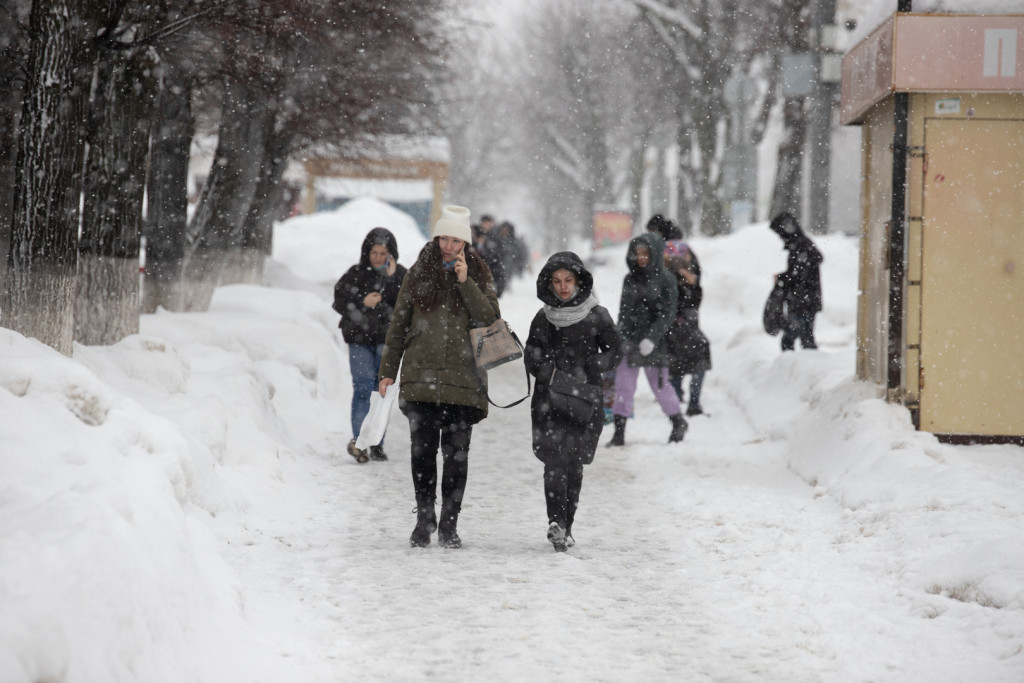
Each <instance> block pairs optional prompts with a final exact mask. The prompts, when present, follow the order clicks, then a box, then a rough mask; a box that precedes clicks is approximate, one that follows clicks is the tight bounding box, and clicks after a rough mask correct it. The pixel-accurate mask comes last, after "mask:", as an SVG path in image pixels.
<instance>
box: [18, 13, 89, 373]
mask: <svg viewBox="0 0 1024 683" xmlns="http://www.w3.org/2000/svg"><path fill="white" fill-rule="evenodd" d="M105 6H106V2H104V1H103V0H93V1H92V2H85V1H84V0H49V1H48V2H43V1H41V0H37V1H36V2H34V3H33V5H32V12H31V17H30V21H29V30H30V34H31V37H30V43H29V58H28V67H27V76H26V81H25V91H24V93H25V100H24V107H23V109H22V114H21V122H20V124H19V132H18V157H17V164H16V167H15V178H14V205H13V223H12V230H11V248H10V252H9V255H8V260H7V282H6V287H5V289H4V294H3V299H2V306H0V310H2V324H3V325H4V326H5V327H8V328H10V329H13V330H16V331H18V332H20V333H22V334H24V335H25V336H27V337H34V338H36V339H39V340H40V341H42V342H43V343H45V344H48V345H49V346H52V347H53V348H55V349H57V350H58V351H60V352H61V353H64V354H67V355H70V354H71V350H72V314H73V305H74V291H75V287H74V284H75V267H76V264H77V256H78V249H77V248H78V220H79V209H78V206H79V200H80V197H81V191H82V160H83V153H84V146H85V145H84V134H85V130H84V129H85V117H86V113H87V106H88V97H89V82H90V80H89V79H90V76H91V73H92V67H93V63H94V61H95V55H96V53H95V48H94V46H93V38H94V37H95V36H96V33H97V29H98V27H99V21H98V18H99V17H100V14H101V12H102V10H103V9H104V8H105Z"/></svg>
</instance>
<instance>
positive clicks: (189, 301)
mask: <svg viewBox="0 0 1024 683" xmlns="http://www.w3.org/2000/svg"><path fill="white" fill-rule="evenodd" d="M224 91H225V92H224V107H223V110H222V113H221V123H220V128H219V130H218V139H217V152H216V154H215V155H214V161H213V167H212V168H211V169H210V176H209V178H208V179H207V181H206V185H205V186H204V187H203V192H202V195H201V196H200V198H199V205H198V206H197V207H196V213H195V215H194V216H193V217H192V224H191V225H190V226H189V230H188V234H189V237H191V241H192V244H191V248H190V249H189V248H188V246H186V249H187V253H186V262H185V309H186V310H189V311H205V310H207V309H209V307H210V301H211V300H212V299H213V290H214V289H215V288H216V287H217V285H218V284H219V282H220V278H221V273H222V271H223V269H224V266H225V263H226V259H227V253H228V251H229V250H230V249H231V248H232V246H234V245H237V244H240V243H241V239H242V229H243V225H244V222H245V219H246V217H247V216H248V215H249V206H250V205H251V204H252V198H253V192H254V191H255V188H256V182H257V180H258V177H259V169H260V158H261V157H262V150H263V136H264V129H265V124H264V119H265V114H264V116H261V115H260V112H259V110H260V107H259V106H258V105H257V103H256V101H255V100H256V92H255V91H254V90H253V89H252V88H251V87H249V86H247V85H246V84H245V83H243V82H241V81H240V80H237V79H229V80H228V82H227V84H226V85H225V89H224Z"/></svg>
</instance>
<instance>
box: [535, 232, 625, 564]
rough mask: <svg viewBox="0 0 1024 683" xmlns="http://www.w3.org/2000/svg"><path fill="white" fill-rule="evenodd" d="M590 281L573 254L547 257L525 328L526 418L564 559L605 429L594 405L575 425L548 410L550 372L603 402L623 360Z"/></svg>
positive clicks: (551, 533) (551, 528) (551, 536)
mask: <svg viewBox="0 0 1024 683" xmlns="http://www.w3.org/2000/svg"><path fill="white" fill-rule="evenodd" d="M593 289H594V277H593V275H591V274H590V272H589V271H588V270H587V269H586V268H585V267H584V266H583V262H582V261H581V260H580V257H579V256H577V255H576V254H574V253H573V252H571V251H561V252H558V253H557V254H553V255H552V256H551V257H550V258H549V259H548V260H547V263H546V264H545V265H544V267H543V268H542V269H541V271H540V275H538V276H537V298H538V299H540V300H541V302H542V303H543V304H544V306H543V308H541V310H540V311H538V312H537V315H536V316H534V318H533V322H532V323H530V336H529V338H528V339H527V341H526V354H525V358H524V360H525V363H526V369H527V371H528V372H529V373H530V374H531V375H533V376H534V377H536V378H537V383H536V390H535V391H534V394H533V402H532V403H531V405H530V418H531V420H532V424H533V454H534V455H535V456H536V457H537V459H538V460H540V461H541V462H542V463H544V500H545V502H546V505H547V519H548V531H547V537H548V540H549V541H550V542H551V543H552V545H554V547H555V550H557V551H559V552H565V550H566V549H567V548H569V547H571V546H573V545H575V543H576V541H575V540H574V539H573V536H572V525H573V520H574V519H575V517H576V509H577V507H578V506H579V500H580V490H581V489H582V487H583V466H584V465H589V464H590V463H591V462H593V460H594V452H595V451H596V449H597V442H598V440H599V439H600V438H601V429H602V427H603V425H604V410H603V407H602V406H601V405H600V402H598V403H597V404H595V405H594V410H593V413H592V415H591V416H590V418H589V420H587V421H586V422H583V423H580V422H578V421H575V420H572V419H570V418H568V417H565V416H564V415H560V414H558V413H556V412H555V411H553V410H552V406H551V394H550V387H549V383H550V380H551V378H552V375H553V373H554V371H555V370H556V369H557V370H558V371H559V372H565V373H568V374H570V375H571V376H572V377H573V378H575V379H576V380H578V381H580V382H583V383H586V384H590V385H593V387H594V392H595V394H596V395H597V396H598V397H600V395H601V375H602V374H603V373H604V372H606V371H608V370H613V369H614V368H615V367H616V366H617V365H618V364H619V360H620V359H621V358H622V351H621V348H620V346H621V342H620V339H619V335H618V332H617V331H616V329H615V323H614V322H613V321H612V318H611V315H610V314H609V313H608V310H607V309H606V308H604V306H601V305H600V304H599V303H598V301H597V297H595V296H594V293H593Z"/></svg>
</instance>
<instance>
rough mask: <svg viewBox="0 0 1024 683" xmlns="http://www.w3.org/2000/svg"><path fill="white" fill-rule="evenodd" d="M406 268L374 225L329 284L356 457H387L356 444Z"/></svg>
mask: <svg viewBox="0 0 1024 683" xmlns="http://www.w3.org/2000/svg"><path fill="white" fill-rule="evenodd" d="M405 273H406V268H405V266H402V265H399V264H398V242H397V241H396V240H395V236H394V235H393V234H392V233H391V231H390V230H388V229H387V228H374V229H373V230H370V232H369V233H367V235H366V237H365V238H364V239H363V246H362V250H361V251H360V256H359V263H357V264H356V265H354V266H352V267H351V268H349V269H348V271H346V272H345V274H344V275H342V276H341V279H339V280H338V282H337V284H335V285H334V304H333V306H332V307H333V308H334V310H335V311H336V312H338V313H340V314H341V322H339V323H338V327H340V328H341V335H342V337H343V338H344V339H345V343H346V344H348V362H349V368H350V369H351V372H352V414H351V420H352V440H351V441H350V442H349V444H348V452H349V455H351V456H352V457H353V458H355V459H356V461H357V462H361V463H362V462H366V461H367V460H369V459H371V458H372V459H374V460H387V455H386V454H385V453H384V448H383V447H382V446H370V448H369V449H368V450H369V453H364V452H363V451H362V450H360V449H358V448H356V439H357V438H358V437H359V430H360V428H361V427H362V425H363V418H365V417H366V414H367V413H368V412H369V411H370V394H372V393H373V391H374V389H376V388H377V371H378V370H379V369H380V359H381V356H382V354H383V353H384V339H385V338H386V337H387V333H388V325H390V324H391V314H392V312H393V311H394V309H395V302H396V301H397V300H398V290H399V288H401V286H402V280H403V279H405Z"/></svg>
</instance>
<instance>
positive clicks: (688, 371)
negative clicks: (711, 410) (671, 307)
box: [665, 240, 711, 417]
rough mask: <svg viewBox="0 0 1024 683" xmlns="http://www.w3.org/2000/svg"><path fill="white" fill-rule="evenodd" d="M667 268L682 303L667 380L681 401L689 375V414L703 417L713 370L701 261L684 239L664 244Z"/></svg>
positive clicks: (671, 336) (672, 338)
mask: <svg viewBox="0 0 1024 683" xmlns="http://www.w3.org/2000/svg"><path fill="white" fill-rule="evenodd" d="M665 269H666V270H668V271H669V272H671V273H672V274H673V275H675V276H676V281H677V283H678V285H679V304H678V306H677V307H676V317H675V321H674V322H673V323H672V327H670V328H669V331H668V352H669V366H668V377H669V382H670V383H671V384H672V388H673V389H674V390H675V392H676V396H678V397H679V400H680V401H682V400H683V377H684V376H686V375H689V376H690V399H689V401H688V403H687V406H686V415H687V416H688V417H692V416H694V415H702V414H703V413H704V408H703V407H702V406H701V403H700V396H701V389H702V388H703V386H704V375H705V373H706V372H707V371H708V370H710V369H711V344H709V343H708V338H707V336H706V335H705V334H704V332H703V331H701V329H700V305H701V302H702V301H703V300H704V289H703V288H702V286H701V282H700V281H701V269H700V261H699V260H698V259H697V255H696V254H695V253H694V252H693V250H692V249H691V248H690V246H689V245H688V244H687V243H686V242H684V241H682V240H672V241H670V242H667V243H666V244H665Z"/></svg>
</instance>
